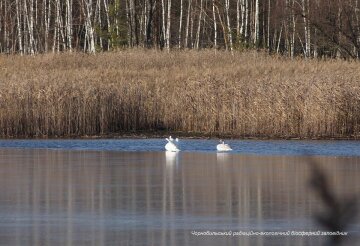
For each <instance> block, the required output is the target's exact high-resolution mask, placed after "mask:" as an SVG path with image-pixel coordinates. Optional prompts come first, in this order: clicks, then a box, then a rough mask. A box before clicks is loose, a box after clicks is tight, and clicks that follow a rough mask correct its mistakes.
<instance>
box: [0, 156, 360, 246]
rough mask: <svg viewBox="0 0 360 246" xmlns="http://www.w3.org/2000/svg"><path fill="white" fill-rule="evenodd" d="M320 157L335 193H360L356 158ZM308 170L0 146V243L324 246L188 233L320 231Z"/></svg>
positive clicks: (217, 159) (238, 159)
mask: <svg viewBox="0 0 360 246" xmlns="http://www.w3.org/2000/svg"><path fill="white" fill-rule="evenodd" d="M315 159H316V160H317V161H318V162H320V163H321V166H322V168H324V170H325V171H326V173H327V174H328V175H329V176H330V181H331V182H332V183H333V184H334V190H335V192H337V193H338V194H342V195H346V194H352V193H357V192H359V191H360V180H359V179H358V177H359V174H360V172H359V167H360V162H359V160H360V159H358V158H345V157H342V158H337V157H316V158H315ZM308 178H309V166H308V165H307V164H306V159H305V158H302V157H289V156H287V157H265V156H260V157H259V156H242V155H232V154H228V153H217V154H216V153H200V154H199V153H167V152H142V153H141V152H96V151H94V152H90V151H54V150H36V149H35V150H26V149H25V150H14V149H1V150H0V244H1V245H156V246H158V245H164V246H167V245H234V244H237V245H264V244H265V245H279V243H280V241H281V244H282V245H284V244H285V245H286V244H287V245H309V244H310V245H318V244H319V243H320V241H321V240H322V238H319V237H311V238H305V237H292V238H289V237H245V236H242V237H226V236H223V237H220V236H219V237H211V236H194V235H192V234H191V231H194V230H195V231H207V230H210V231H225V230H232V231H239V230H243V231H248V230H260V231H268V230H273V231H274V230H275V231H282V230H284V231H287V230H301V231H303V230H322V228H320V227H319V226H318V225H316V224H314V222H313V220H312V215H313V214H314V213H315V212H316V211H319V210H320V209H321V208H322V206H321V204H320V203H319V200H318V199H317V198H316V197H315V196H314V194H313V193H312V192H311V191H310V189H309V186H308V185H307V181H308ZM359 229H360V227H359V224H355V225H354V226H353V227H352V238H354V237H355V236H356V235H357V234H356V232H358V231H359ZM357 236H358V235H357Z"/></svg>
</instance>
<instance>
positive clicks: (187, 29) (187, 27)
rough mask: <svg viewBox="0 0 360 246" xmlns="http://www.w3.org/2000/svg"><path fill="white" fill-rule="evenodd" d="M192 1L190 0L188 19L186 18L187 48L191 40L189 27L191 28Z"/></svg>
mask: <svg viewBox="0 0 360 246" xmlns="http://www.w3.org/2000/svg"><path fill="white" fill-rule="evenodd" d="M191 3H192V0H189V3H188V4H189V5H188V11H187V19H186V31H185V45H184V46H185V48H188V41H189V28H190V15H191Z"/></svg>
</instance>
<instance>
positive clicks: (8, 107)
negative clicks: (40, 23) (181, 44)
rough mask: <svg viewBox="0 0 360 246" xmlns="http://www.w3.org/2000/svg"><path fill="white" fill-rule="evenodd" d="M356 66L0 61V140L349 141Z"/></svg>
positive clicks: (239, 56)
mask: <svg viewBox="0 0 360 246" xmlns="http://www.w3.org/2000/svg"><path fill="white" fill-rule="evenodd" d="M359 65H360V64H359V63H358V62H345V61H335V60H331V61H316V60H289V59H285V58H277V57H270V56H267V55H265V54H260V53H249V52H246V53H235V54H234V55H231V54H230V53H226V52H219V51H218V52H216V53H215V52H214V51H210V50H209V51H200V52H196V51H187V52H185V51H183V52H171V53H166V52H159V51H144V50H129V51H122V52H116V53H110V52H109V53H102V54H97V55H86V54H80V53H71V54H57V55H54V54H47V55H39V56H32V57H30V56H26V57H25V56H24V57H22V56H1V57H0V70H1V71H0V136H1V137H44V136H45V137H69V136H84V135H109V134H117V133H119V132H130V131H135V132H137V131H148V132H152V131H156V132H157V131H162V130H166V131H181V132H187V133H189V132H196V133H203V134H206V135H209V134H217V135H229V134H230V135H231V136H236V137H245V136H252V137H285V138H286V137H301V138H313V137H356V136H358V135H360V134H359V132H360V124H359V122H360V81H359V80H360V69H359Z"/></svg>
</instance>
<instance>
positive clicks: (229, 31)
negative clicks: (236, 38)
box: [225, 0, 257, 52]
mask: <svg viewBox="0 0 360 246" xmlns="http://www.w3.org/2000/svg"><path fill="white" fill-rule="evenodd" d="M256 1H257V0H256ZM229 9H230V2H229V0H225V10H226V21H227V29H228V30H227V32H228V33H227V36H228V40H229V44H230V51H231V52H232V51H233V41H232V33H231V25H230V16H229Z"/></svg>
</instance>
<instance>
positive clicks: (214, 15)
mask: <svg viewBox="0 0 360 246" xmlns="http://www.w3.org/2000/svg"><path fill="white" fill-rule="evenodd" d="M212 14H213V21H214V48H215V50H216V49H217V22H216V14H215V0H212Z"/></svg>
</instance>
